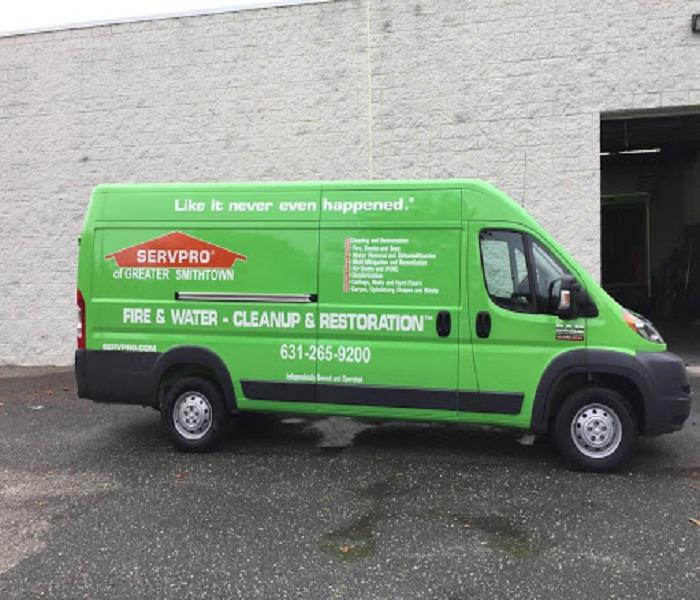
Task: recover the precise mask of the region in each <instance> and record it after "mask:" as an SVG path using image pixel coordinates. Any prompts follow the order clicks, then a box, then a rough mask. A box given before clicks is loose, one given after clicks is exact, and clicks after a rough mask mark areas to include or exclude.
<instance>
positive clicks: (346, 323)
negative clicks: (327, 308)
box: [319, 312, 430, 333]
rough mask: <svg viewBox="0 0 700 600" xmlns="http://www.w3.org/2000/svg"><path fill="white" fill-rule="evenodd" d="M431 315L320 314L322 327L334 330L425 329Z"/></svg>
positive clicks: (410, 330)
mask: <svg viewBox="0 0 700 600" xmlns="http://www.w3.org/2000/svg"><path fill="white" fill-rule="evenodd" d="M429 319H430V317H426V316H425V315H400V314H394V313H386V314H382V315H377V314H374V313H369V314H365V313H337V312H326V313H321V314H320V315H319V326H320V328H321V329H326V330H332V331H390V332H391V331H400V332H408V333H412V332H422V331H425V321H426V320H429Z"/></svg>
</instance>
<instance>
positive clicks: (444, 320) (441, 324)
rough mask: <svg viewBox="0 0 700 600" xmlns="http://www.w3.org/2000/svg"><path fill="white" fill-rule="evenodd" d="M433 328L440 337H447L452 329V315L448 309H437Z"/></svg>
mask: <svg viewBox="0 0 700 600" xmlns="http://www.w3.org/2000/svg"><path fill="white" fill-rule="evenodd" d="M435 330H436V331H437V334H438V335H439V336H440V337H447V336H448V335H450V331H451V330H452V317H451V316H450V311H448V310H441V311H438V314H437V319H436V320H435Z"/></svg>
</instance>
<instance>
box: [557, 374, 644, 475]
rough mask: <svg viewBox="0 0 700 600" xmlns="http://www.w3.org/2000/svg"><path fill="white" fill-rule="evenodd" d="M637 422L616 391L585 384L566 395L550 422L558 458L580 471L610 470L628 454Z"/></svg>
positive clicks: (635, 434)
mask: <svg viewBox="0 0 700 600" xmlns="http://www.w3.org/2000/svg"><path fill="white" fill-rule="evenodd" d="M636 436H637V423H636V421H635V417H634V412H633V410H632V408H631V407H630V405H629V403H628V402H627V401H626V400H625V399H624V398H623V397H622V396H621V395H620V394H618V393H617V392H616V391H614V390H611V389H608V388H604V387H589V388H584V389H581V390H578V391H576V392H574V393H573V394H571V395H570V396H568V397H567V398H566V399H565V400H564V402H563V404H562V405H561V407H560V408H559V412H558V413H557V416H556V419H555V422H554V439H555V442H556V444H557V447H558V448H559V452H560V453H561V455H562V458H563V459H564V460H565V462H567V463H568V464H569V466H571V467H573V468H574V469H577V470H581V471H599V472H604V471H611V470H613V469H615V468H616V467H618V466H619V465H620V463H622V462H623V461H624V460H625V458H627V457H628V456H629V453H630V451H631V450H632V447H633V445H634V440H635V438H636Z"/></svg>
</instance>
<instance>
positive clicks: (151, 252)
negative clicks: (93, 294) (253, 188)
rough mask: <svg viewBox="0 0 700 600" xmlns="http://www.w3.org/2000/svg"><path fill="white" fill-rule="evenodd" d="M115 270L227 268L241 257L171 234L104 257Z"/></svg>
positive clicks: (212, 245) (235, 253)
mask: <svg viewBox="0 0 700 600" xmlns="http://www.w3.org/2000/svg"><path fill="white" fill-rule="evenodd" d="M105 258H106V259H109V258H113V259H114V260H115V261H116V262H117V265H118V266H119V267H137V268H138V267H158V268H161V269H175V268H182V269H230V268H231V267H233V264H234V263H235V262H236V261H237V260H243V261H245V260H246V257H245V256H244V255H243V254H238V253H237V252H231V250H227V249H226V248H222V247H221V246H217V245H216V244H211V243H209V242H205V241H204V240H200V239H198V238H196V237H193V236H191V235H187V234H186V233H182V232H181V231H173V232H172V233H168V234H166V235H162V236H160V237H157V238H154V239H152V240H149V241H147V242H143V243H141V244H136V245H135V246H129V247H128V248H124V249H123V250H120V251H119V252H113V253H112V254H108V255H107V256H105Z"/></svg>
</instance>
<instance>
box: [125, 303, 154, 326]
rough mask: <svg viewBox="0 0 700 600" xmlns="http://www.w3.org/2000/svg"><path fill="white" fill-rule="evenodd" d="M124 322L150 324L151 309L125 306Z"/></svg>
mask: <svg viewBox="0 0 700 600" xmlns="http://www.w3.org/2000/svg"><path fill="white" fill-rule="evenodd" d="M122 323H132V324H139V325H141V324H143V325H148V324H150V323H151V309H150V308H134V307H125V308H123V309H122Z"/></svg>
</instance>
